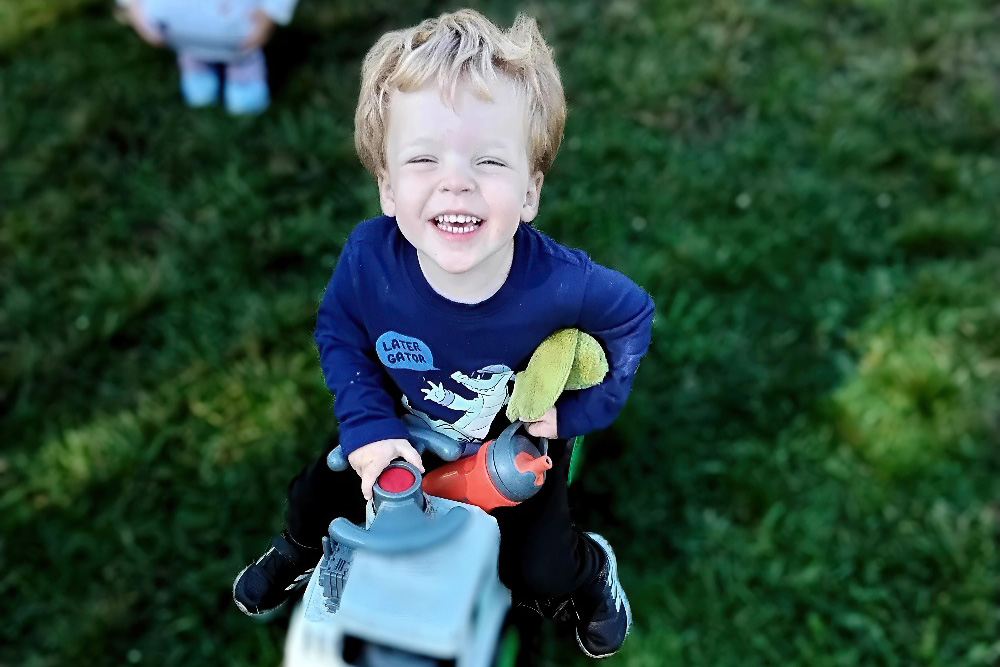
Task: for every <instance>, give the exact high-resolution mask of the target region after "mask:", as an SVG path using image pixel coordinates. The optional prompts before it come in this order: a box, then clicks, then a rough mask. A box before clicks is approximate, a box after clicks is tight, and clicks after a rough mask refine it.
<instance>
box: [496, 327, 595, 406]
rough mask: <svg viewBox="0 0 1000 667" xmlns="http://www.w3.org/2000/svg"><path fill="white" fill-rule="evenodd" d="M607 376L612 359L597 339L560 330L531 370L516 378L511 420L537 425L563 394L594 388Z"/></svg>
mask: <svg viewBox="0 0 1000 667" xmlns="http://www.w3.org/2000/svg"><path fill="white" fill-rule="evenodd" d="M607 373H608V358H607V357H606V356H605V355H604V350H603V349H602V348H601V344H600V343H598V342H597V340H596V339H595V338H594V337H593V336H591V335H590V334H585V333H583V332H582V331H580V330H579V329H559V330H558V331H556V332H555V333H552V334H550V335H549V336H548V338H546V339H545V340H543V341H542V343H541V345H539V346H538V348H537V349H536V350H535V351H534V353H533V354H532V355H531V360H530V361H528V367H527V368H525V369H524V370H523V371H521V372H520V373H518V374H517V375H516V376H515V378H514V391H513V393H512V394H511V397H510V401H508V402H507V418H508V419H510V420H511V421H515V420H521V421H527V422H531V421H537V420H538V419H541V417H542V415H543V414H545V411H546V410H548V409H549V408H551V407H552V406H554V405H555V404H556V400H557V399H558V398H559V395H560V394H561V393H562V392H563V390H566V389H586V388H587V387H593V386H594V385H596V384H599V383H600V382H601V380H603V379H604V376H605V375H607Z"/></svg>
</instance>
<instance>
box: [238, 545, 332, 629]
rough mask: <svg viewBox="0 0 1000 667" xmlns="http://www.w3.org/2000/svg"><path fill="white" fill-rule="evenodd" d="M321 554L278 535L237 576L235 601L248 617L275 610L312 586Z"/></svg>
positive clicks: (318, 550)
mask: <svg viewBox="0 0 1000 667" xmlns="http://www.w3.org/2000/svg"><path fill="white" fill-rule="evenodd" d="M322 554H323V550H322V549H313V548H310V547H304V546H302V545H300V544H298V543H296V542H295V541H294V540H293V539H292V538H291V537H290V536H289V535H288V533H282V534H280V535H275V536H274V539H272V540H271V548H270V549H268V550H267V552H266V553H265V554H264V555H263V556H261V557H260V558H258V559H257V562H256V563H252V564H250V565H248V566H246V567H245V568H243V571H242V572H240V573H239V574H238V575H236V580H235V581H234V582H233V601H234V602H236V606H237V607H239V608H240V611H242V612H243V613H244V614H246V615H247V616H262V615H265V614H267V613H268V612H271V611H274V610H275V609H277V608H278V607H280V606H281V605H282V604H284V603H285V601H286V600H288V598H290V597H292V595H293V594H294V593H295V592H296V591H298V590H300V589H301V588H302V587H303V586H305V585H306V584H308V583H309V576H310V575H311V574H312V571H313V570H314V569H316V563H318V562H319V558H320V556H321V555H322Z"/></svg>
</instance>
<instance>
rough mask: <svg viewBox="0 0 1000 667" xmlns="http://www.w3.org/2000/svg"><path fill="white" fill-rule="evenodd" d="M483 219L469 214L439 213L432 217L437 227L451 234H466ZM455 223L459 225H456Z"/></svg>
mask: <svg viewBox="0 0 1000 667" xmlns="http://www.w3.org/2000/svg"><path fill="white" fill-rule="evenodd" d="M482 222H483V221H482V220H481V219H480V218H476V217H473V216H471V215H460V214H459V215H456V214H448V215H439V216H436V217H435V218H434V223H435V224H436V225H437V227H438V229H440V230H442V231H446V232H449V233H451V234H468V233H469V232H473V231H475V230H476V229H477V228H478V227H479V225H480V224H481V223H482ZM455 225H461V226H460V227H456V226H455Z"/></svg>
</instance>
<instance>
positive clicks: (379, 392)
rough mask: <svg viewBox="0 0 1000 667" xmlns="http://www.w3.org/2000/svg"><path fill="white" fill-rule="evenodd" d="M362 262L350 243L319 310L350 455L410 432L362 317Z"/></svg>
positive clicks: (323, 348) (320, 342)
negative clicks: (388, 384)
mask: <svg viewBox="0 0 1000 667" xmlns="http://www.w3.org/2000/svg"><path fill="white" fill-rule="evenodd" d="M360 264H361V263H360V261H359V259H358V254H357V252H356V248H355V247H354V246H353V245H352V244H350V243H348V245H347V246H346V247H345V248H344V251H343V252H342V253H341V256H340V259H339V260H338V261H337V266H336V268H334V270H333V276H332V277H331V278H330V283H329V284H328V285H327V287H326V292H324V294H323V299H322V301H321V302H320V306H319V312H318V314H317V316H316V333H315V340H316V346H317V347H318V348H319V359H320V367H321V368H322V369H323V377H324V379H325V380H326V386H327V387H328V388H329V389H330V391H331V392H332V393H333V395H334V397H335V398H334V404H333V411H334V414H335V415H336V417H337V421H338V423H339V431H340V446H341V448H342V450H343V452H344V455H345V456H346V455H348V454H350V453H351V452H353V451H354V450H356V449H358V448H359V447H362V446H363V445H367V444H369V443H372V442H376V441H378V440H386V439H389V438H406V437H407V431H406V427H405V426H404V425H403V422H402V421H400V420H399V418H398V417H397V415H396V411H395V409H394V403H393V400H392V397H391V396H390V395H389V393H388V392H387V391H386V389H385V385H384V384H383V382H384V381H385V374H384V373H383V371H382V368H381V366H380V365H379V362H378V361H377V359H376V358H375V352H374V349H373V347H372V345H371V344H370V341H369V336H368V335H367V333H366V331H365V327H364V324H363V322H362V319H361V312H362V311H361V308H360V307H359V301H358V295H359V287H360V285H361V283H360V280H359V271H360Z"/></svg>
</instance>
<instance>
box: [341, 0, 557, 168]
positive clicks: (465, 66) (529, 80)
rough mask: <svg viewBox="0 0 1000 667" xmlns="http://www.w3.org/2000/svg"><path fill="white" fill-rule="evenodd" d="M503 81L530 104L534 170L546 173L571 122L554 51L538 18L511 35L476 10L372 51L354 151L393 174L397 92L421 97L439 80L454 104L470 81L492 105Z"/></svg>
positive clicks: (394, 36)
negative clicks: (493, 86)
mask: <svg viewBox="0 0 1000 667" xmlns="http://www.w3.org/2000/svg"><path fill="white" fill-rule="evenodd" d="M499 75H505V76H507V77H508V78H509V79H510V80H511V81H512V82H513V84H514V86H515V88H516V89H517V90H518V93H519V94H520V95H521V97H522V98H523V99H524V101H525V105H526V108H527V110H528V114H529V117H528V119H527V121H528V137H529V149H528V159H529V164H530V165H531V170H532V171H533V172H534V171H541V172H542V173H545V172H546V171H548V169H549V167H550V166H552V161H553V160H554V159H555V157H556V152H557V151H558V150H559V144H560V143H561V142H562V134H563V127H564V126H565V124H566V99H565V97H564V96H563V88H562V83H561V82H560V80H559V70H558V69H557V68H556V64H555V61H554V60H553V59H552V51H551V49H550V48H549V46H548V45H547V44H546V43H545V40H544V39H543V38H542V35H541V33H540V32H539V31H538V26H537V25H536V24H535V20H534V19H533V18H531V17H528V16H525V15H524V14H518V16H517V18H516V19H515V20H514V25H512V26H511V27H510V29H509V30H507V31H506V32H504V31H502V30H500V29H499V28H498V27H497V26H496V25H494V24H493V23H492V22H491V21H490V20H489V19H487V18H486V17H484V16H483V15H482V14H480V13H478V12H476V11H474V10H471V9H462V10H459V11H457V12H454V13H451V14H442V15H441V16H439V17H438V18H436V19H427V20H425V21H423V22H422V23H420V24H419V25H417V26H414V27H412V28H407V29H404V30H396V31H393V32H389V33H386V34H385V35H383V36H382V37H381V39H379V40H378V42H376V44H375V46H373V47H372V48H371V50H369V51H368V54H367V55H366V56H365V59H364V62H363V63H362V65H361V93H360V95H359V96H358V108H357V111H356V112H355V115H354V145H355V148H356V149H357V152H358V157H359V158H360V159H361V162H362V163H363V164H364V165H365V168H367V169H368V171H370V172H371V173H372V174H373V175H374V176H375V177H379V176H380V175H381V174H382V173H384V171H385V169H386V158H385V141H386V132H387V130H388V125H389V97H390V95H391V94H392V92H393V91H395V90H401V91H403V92H413V91H415V90H419V89H420V88H422V87H423V86H424V85H425V84H426V83H427V82H428V81H431V80H434V81H435V82H436V84H437V86H438V88H439V90H440V91H441V94H442V97H443V98H444V99H445V100H446V101H447V102H448V103H450V104H452V105H454V103H455V95H456V91H457V89H458V86H459V85H460V84H466V83H467V84H469V85H470V86H471V87H472V91H473V92H474V94H475V95H477V96H478V97H480V98H482V99H486V100H489V99H491V97H490V94H489V83H490V81H495V80H496V77H497V76H499Z"/></svg>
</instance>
